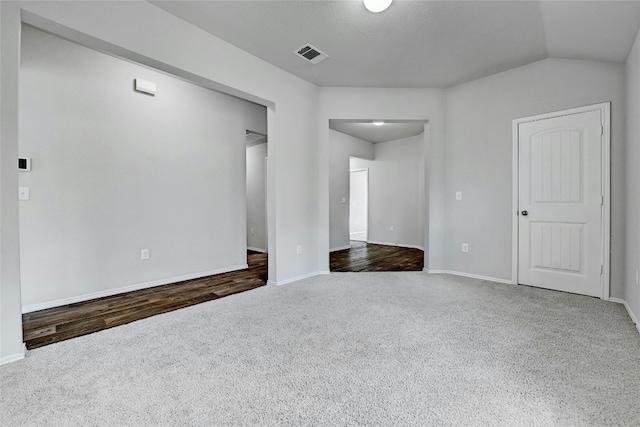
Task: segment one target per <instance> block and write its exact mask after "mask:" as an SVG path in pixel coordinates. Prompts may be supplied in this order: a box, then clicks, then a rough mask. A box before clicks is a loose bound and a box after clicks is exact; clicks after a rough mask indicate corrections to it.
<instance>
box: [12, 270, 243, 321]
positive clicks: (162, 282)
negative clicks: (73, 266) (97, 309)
mask: <svg viewBox="0 0 640 427" xmlns="http://www.w3.org/2000/svg"><path fill="white" fill-rule="evenodd" d="M247 268H249V266H248V265H247V264H241V265H236V266H233V267H225V268H219V269H217V270H211V271H204V272H202V273H195V274H187V275H185V276H179V277H170V278H168V279H161V280H154V281H152V282H146V283H139V284H136V285H129V286H123V287H121V288H115V289H107V290H105V291H100V292H94V293H91V294H84V295H79V296H76V297H69V298H63V299H59V300H55V301H48V302H43V303H39V304H33V305H27V306H24V307H22V313H23V314H24V313H31V312H33V311H39V310H45V309H47V308H53V307H59V306H61V305H67V304H73V303H76V302H83V301H89V300H92V299H96V298H103V297H109V296H112V295H117V294H124V293H126V292H132V291H138V290H140V289H147V288H153V287H154V286H162V285H168V284H171V283H177V282H184V281H185V280H193V279H199V278H201V277H207V276H214V275H216V274H222V273H229V272H230V271H237V270H244V269H247Z"/></svg>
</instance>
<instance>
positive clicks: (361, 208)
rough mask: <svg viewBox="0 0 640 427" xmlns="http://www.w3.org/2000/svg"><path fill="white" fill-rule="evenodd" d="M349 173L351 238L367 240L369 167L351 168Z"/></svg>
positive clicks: (352, 239) (360, 240)
mask: <svg viewBox="0 0 640 427" xmlns="http://www.w3.org/2000/svg"><path fill="white" fill-rule="evenodd" d="M349 174H350V176H349V240H351V241H357V242H366V241H367V235H368V229H369V169H351V170H350V171H349Z"/></svg>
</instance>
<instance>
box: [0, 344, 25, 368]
mask: <svg viewBox="0 0 640 427" xmlns="http://www.w3.org/2000/svg"><path fill="white" fill-rule="evenodd" d="M26 354H27V345H26V344H25V343H22V352H20V353H16V354H11V355H9V356H4V357H3V358H0V365H6V364H7V363H11V362H16V361H18V360H21V359H24V356H25V355H26Z"/></svg>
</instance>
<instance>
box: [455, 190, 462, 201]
mask: <svg viewBox="0 0 640 427" xmlns="http://www.w3.org/2000/svg"><path fill="white" fill-rule="evenodd" d="M456 200H462V191H456Z"/></svg>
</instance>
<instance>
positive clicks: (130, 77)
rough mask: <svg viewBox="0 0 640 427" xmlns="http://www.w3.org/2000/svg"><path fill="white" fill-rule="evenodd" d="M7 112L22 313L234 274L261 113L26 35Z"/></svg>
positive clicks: (241, 251) (242, 254) (242, 252)
mask: <svg viewBox="0 0 640 427" xmlns="http://www.w3.org/2000/svg"><path fill="white" fill-rule="evenodd" d="M136 78H143V79H146V80H149V81H152V82H155V83H156V84H157V87H158V92H157V94H156V95H155V96H149V95H145V94H141V93H138V92H135V91H134V90H133V81H134V79H136ZM19 114H20V145H19V148H20V155H21V156H24V157H30V158H32V162H33V163H32V171H30V172H22V173H20V176H19V183H20V186H24V187H29V188H30V192H31V199H30V200H29V201H23V202H21V203H20V237H21V242H20V243H21V244H20V259H21V278H22V305H23V310H24V309H25V307H27V310H26V311H34V310H38V309H42V308H48V307H51V306H56V305H62V304H65V303H68V302H69V299H71V300H73V301H75V300H77V299H79V297H83V296H84V298H82V299H85V300H86V299H89V298H90V297H95V296H97V295H95V294H96V293H98V294H103V293H105V292H109V291H113V290H116V289H120V288H127V287H131V286H143V285H144V284H150V283H151V282H157V281H164V282H174V281H178V280H180V279H183V278H184V276H190V277H193V276H204V275H209V274H213V273H216V272H219V271H221V270H222V271H228V270H232V269H238V268H243V267H244V266H246V246H245V239H246V232H245V227H246V223H245V216H246V201H245V188H246V187H245V173H244V168H245V147H246V142H245V130H246V129H247V128H252V129H258V131H262V132H266V109H265V107H262V106H259V105H257V104H253V103H250V102H247V101H242V100H239V99H237V98H234V97H231V96H228V95H223V94H220V93H217V92H214V91H212V90H209V89H205V88H201V87H198V86H196V85H193V84H190V83H186V82H184V81H182V80H179V79H176V78H173V77H169V76H167V75H165V74H162V73H159V72H156V71H152V70H149V69H148V68H144V67H141V66H139V65H135V64H132V63H130V62H126V61H123V60H120V59H117V58H114V57H112V56H109V55H105V54H103V53H99V52H96V51H94V50H91V49H88V48H85V47H82V46H80V45H77V44H75V43H71V42H68V41H65V40H63V39H60V38H58V37H55V36H52V35H49V34H47V33H44V32H42V31H38V30H35V29H33V28H31V27H28V26H25V27H24V28H23V30H22V51H21V68H20V110H19ZM263 203H264V199H263ZM142 248H148V249H149V250H150V254H151V257H150V259H149V260H145V261H142V260H141V259H140V250H141V249H142Z"/></svg>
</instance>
